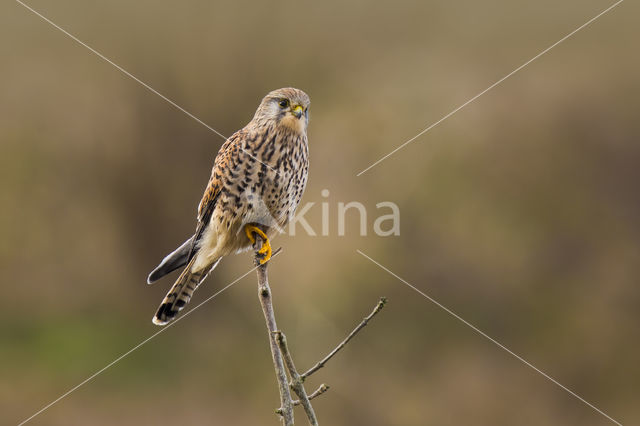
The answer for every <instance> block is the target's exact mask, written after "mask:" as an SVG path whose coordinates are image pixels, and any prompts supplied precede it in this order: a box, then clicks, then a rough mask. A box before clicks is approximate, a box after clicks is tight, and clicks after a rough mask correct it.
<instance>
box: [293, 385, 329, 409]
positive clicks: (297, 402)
mask: <svg viewBox="0 0 640 426" xmlns="http://www.w3.org/2000/svg"><path fill="white" fill-rule="evenodd" d="M328 390H329V386H327V385H325V384H324V383H323V384H321V385H320V387H319V388H318V389H316V390H315V391H314V392H313V393H312V394H311V395H309V401H311V400H312V399H313V398H316V397H318V396H320V395H322V394H323V393H325V392H326V391H328ZM293 405H294V407H295V406H296V405H300V400H299V399H296V400H295V401H293Z"/></svg>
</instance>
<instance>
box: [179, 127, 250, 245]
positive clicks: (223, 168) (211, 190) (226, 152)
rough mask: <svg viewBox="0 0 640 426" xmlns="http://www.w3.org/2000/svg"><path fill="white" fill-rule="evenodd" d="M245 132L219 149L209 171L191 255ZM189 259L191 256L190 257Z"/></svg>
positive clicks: (239, 132) (208, 218)
mask: <svg viewBox="0 0 640 426" xmlns="http://www.w3.org/2000/svg"><path fill="white" fill-rule="evenodd" d="M244 133H245V131H244V130H240V131H238V132H236V133H234V134H233V135H232V136H231V137H230V138H229V139H227V141H226V142H225V143H224V144H223V145H222V147H220V151H218V155H216V160H215V162H214V165H213V170H212V171H211V178H209V183H208V185H207V188H206V189H205V191H204V195H203V196H202V200H201V201H200V205H199V206H198V225H197V227H196V233H195V238H194V239H193V244H192V247H191V254H193V252H194V251H195V248H196V245H197V243H198V241H199V240H200V238H201V237H202V235H203V234H204V231H205V230H206V229H207V226H209V222H210V220H211V215H212V214H213V211H214V210H215V207H216V202H217V201H218V197H219V196H220V192H221V191H222V188H223V187H224V183H225V179H226V178H227V175H228V173H229V166H230V165H231V164H233V163H235V162H237V160H238V152H239V151H240V149H239V147H238V141H241V140H242V137H243V136H244ZM190 257H191V256H190Z"/></svg>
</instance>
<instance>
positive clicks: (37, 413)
mask: <svg viewBox="0 0 640 426" xmlns="http://www.w3.org/2000/svg"><path fill="white" fill-rule="evenodd" d="M277 255H278V253H276V254H274V255H273V256H272V258H274V257H276V256H277ZM256 269H258V266H256V267H254V268H252V269H250V270H249V271H247V272H245V273H244V274H243V275H241V276H240V277H238V278H236V279H235V280H233V281H232V282H231V283H229V284H227V285H226V286H225V287H224V288H222V289H221V290H219V291H217V292H216V293H214V294H213V295H211V296H209V297H208V298H206V299H205V300H204V301H203V302H200V303H199V304H198V305H196V306H194V307H193V308H192V309H189V310H188V311H187V312H185V313H184V314H183V315H182V316H181V317H178V318H177V319H176V320H175V321H173V322H172V323H170V324H169V325H167V326H165V327H164V328H162V329H161V330H159V331H157V332H155V333H153V334H152V335H151V336H149V337H147V338H146V339H144V340H143V341H142V342H140V343H138V344H137V345H135V346H134V347H133V348H131V349H129V350H128V351H127V352H125V353H123V354H122V355H120V356H119V357H118V358H116V359H114V360H113V361H111V362H110V363H109V364H107V365H105V366H104V367H102V368H101V369H100V370H98V371H96V372H95V373H93V374H92V375H91V376H89V377H87V378H86V379H84V380H83V381H82V382H80V383H78V384H77V385H75V386H74V387H72V388H71V389H69V390H68V391H66V392H65V393H63V394H62V395H60V396H59V397H58V398H56V399H54V400H53V401H51V402H50V403H49V404H47V405H45V406H44V407H42V408H41V409H40V410H39V411H37V412H36V413H35V414H33V415H32V416H31V417H29V418H27V419H25V420H23V421H22V422H21V423H20V424H18V426H22V425H23V424H25V423H27V422H29V421H30V420H32V419H33V418H34V417H36V416H37V415H39V414H41V413H42V412H44V411H45V410H47V409H49V408H50V407H51V406H53V405H54V404H56V403H57V402H59V401H61V400H62V399H64V398H66V397H67V396H69V395H70V394H71V393H73V392H75V391H76V390H78V388H80V387H81V386H83V385H85V384H87V383H88V382H90V381H91V380H93V379H95V378H96V377H97V376H98V375H100V374H101V373H103V372H104V371H105V370H107V369H108V368H109V367H111V366H113V365H114V364H116V363H117V362H118V361H121V360H122V359H123V358H125V357H126V356H128V355H129V354H131V353H132V352H134V351H135V350H137V349H139V348H140V347H141V346H143V345H144V344H146V343H147V342H149V341H150V340H151V339H153V338H154V337H156V336H157V335H159V334H161V333H164V332H165V331H167V330H168V329H169V328H171V327H173V326H174V325H176V324H177V323H178V322H179V321H182V320H183V319H185V318H186V317H187V316H189V315H190V314H191V313H192V312H194V311H195V310H196V309H198V308H200V307H201V306H202V305H204V304H205V303H207V302H208V301H210V300H211V299H213V298H214V297H216V296H218V295H219V294H220V293H222V292H223V291H225V290H226V289H228V288H229V287H231V286H232V285H234V284H236V283H237V282H238V281H240V280H241V279H243V278H244V277H246V276H247V275H249V274H250V273H252V272H253V271H255V270H256Z"/></svg>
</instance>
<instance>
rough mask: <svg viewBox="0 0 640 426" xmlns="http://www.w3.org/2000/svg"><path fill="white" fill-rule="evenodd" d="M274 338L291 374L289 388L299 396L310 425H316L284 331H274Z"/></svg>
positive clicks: (316, 421)
mask: <svg viewBox="0 0 640 426" xmlns="http://www.w3.org/2000/svg"><path fill="white" fill-rule="evenodd" d="M274 334H275V337H276V340H277V341H278V346H279V347H280V352H282V357H283V358H284V363H285V365H286V366H287V369H288V370H289V375H290V376H291V389H293V391H294V392H295V393H296V395H298V398H300V400H299V403H300V405H302V407H303V408H304V412H305V413H306V414H307V418H309V423H310V424H311V426H318V419H317V418H316V413H315V412H314V411H313V407H312V406H311V402H309V399H310V398H309V397H308V396H307V391H306V390H305V388H304V385H303V384H302V382H303V381H304V379H302V378H301V377H300V373H298V370H296V366H295V364H294V363H293V357H292V356H291V353H290V352H289V348H288V346H287V338H286V337H285V335H284V333H283V332H281V331H276V332H275V333H274Z"/></svg>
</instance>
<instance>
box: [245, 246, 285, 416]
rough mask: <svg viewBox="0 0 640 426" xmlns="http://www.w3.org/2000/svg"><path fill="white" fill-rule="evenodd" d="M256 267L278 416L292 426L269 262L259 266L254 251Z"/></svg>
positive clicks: (277, 251)
mask: <svg viewBox="0 0 640 426" xmlns="http://www.w3.org/2000/svg"><path fill="white" fill-rule="evenodd" d="M256 246H258V247H257V249H259V248H260V247H261V246H262V239H260V237H259V236H257V237H256V244H255V245H254V248H256ZM279 252H280V249H278V250H276V252H275V253H274V254H273V255H272V256H271V257H272V258H273V257H275V256H276V255H277V254H278V253H279ZM255 261H256V265H258V269H257V271H258V298H259V299H260V305H261V306H262V312H263V313H264V319H265V321H266V323H267V329H268V330H269V342H270V344H271V357H272V358H273V367H274V369H275V371H276V378H277V379H278V389H279V391H280V410H279V414H280V415H281V416H282V417H281V419H282V422H283V424H284V425H285V426H293V401H292V398H291V392H290V390H289V381H288V379H287V373H286V371H285V367H284V363H283V361H282V355H281V353H280V349H279V347H278V342H277V341H276V336H275V334H274V333H275V332H276V331H277V330H278V326H277V325H276V318H275V315H274V313H273V303H272V300H271V288H270V287H269V279H268V276H267V266H268V265H269V262H266V263H265V264H263V265H260V260H259V255H258V253H257V250H256V254H255Z"/></svg>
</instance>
